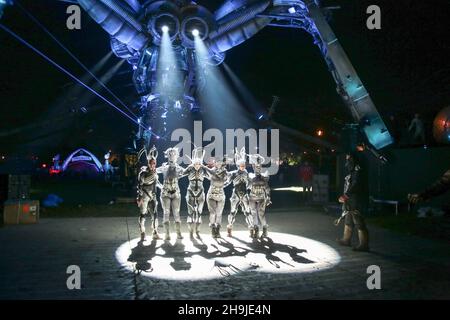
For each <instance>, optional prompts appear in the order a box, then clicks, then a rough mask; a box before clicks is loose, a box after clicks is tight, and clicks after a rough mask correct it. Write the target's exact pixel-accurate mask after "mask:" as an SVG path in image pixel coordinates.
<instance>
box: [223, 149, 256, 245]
mask: <svg viewBox="0 0 450 320" xmlns="http://www.w3.org/2000/svg"><path fill="white" fill-rule="evenodd" d="M246 157H247V155H246V153H245V148H242V149H241V151H238V150H237V149H236V152H235V154H234V162H235V164H236V167H237V169H236V170H234V171H231V172H230V173H229V174H230V177H229V179H230V181H232V182H233V194H232V195H231V198H230V205H231V209H230V214H229V215H228V226H227V232H228V236H229V237H231V236H232V231H233V224H234V222H235V221H236V214H237V213H238V211H239V208H241V210H242V212H243V213H244V215H245V221H246V222H247V226H248V229H249V230H250V237H253V219H252V215H251V213H250V207H249V203H248V194H247V187H248V172H247V169H246V168H245V165H246Z"/></svg>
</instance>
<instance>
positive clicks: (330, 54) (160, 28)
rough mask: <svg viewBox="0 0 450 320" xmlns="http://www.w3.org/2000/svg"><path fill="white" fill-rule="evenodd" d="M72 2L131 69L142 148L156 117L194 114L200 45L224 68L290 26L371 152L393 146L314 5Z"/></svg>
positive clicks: (313, 0) (253, 0)
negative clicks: (267, 30)
mask: <svg viewBox="0 0 450 320" xmlns="http://www.w3.org/2000/svg"><path fill="white" fill-rule="evenodd" d="M1 2H5V0H0V3H1ZM78 3H79V4H80V5H81V7H83V9H84V10H85V11H86V12H87V13H88V14H89V15H90V16H91V18H92V19H94V20H95V21H96V22H97V23H98V24H99V25H100V26H101V27H102V28H103V29H104V30H105V31H106V32H107V33H108V34H109V35H110V37H111V49H112V51H113V52H114V54H115V55H116V56H117V57H119V58H122V59H126V60H127V61H128V62H129V63H130V65H131V67H132V68H133V70H134V73H133V82H134V84H135V87H136V89H137V92H138V93H139V95H140V97H141V100H140V104H139V107H140V113H139V123H140V126H139V129H140V130H139V136H140V137H141V138H143V139H144V140H145V141H147V143H149V142H150V140H151V139H152V137H153V136H154V135H155V134H154V132H155V130H154V129H155V128H154V126H156V125H158V123H161V121H155V119H156V118H161V117H162V118H164V117H165V116H166V115H167V112H171V111H172V110H178V111H180V112H182V113H183V112H188V111H196V110H200V107H201V106H199V104H198V103H197V100H196V96H197V94H198V92H199V91H201V90H202V87H203V85H204V82H205V72H207V68H201V67H199V66H200V65H202V64H199V63H198V61H196V59H198V55H196V54H195V50H196V41H197V40H198V39H200V40H201V41H202V43H203V44H204V46H205V47H206V51H207V54H206V55H205V60H207V61H203V65H205V64H209V65H213V66H217V65H220V64H221V63H222V62H223V61H224V59H225V53H226V51H228V50H230V49H232V48H233V47H235V46H237V45H239V44H241V43H243V42H244V41H246V40H248V39H249V38H251V37H252V36H254V35H255V34H256V33H258V32H259V31H260V30H261V29H263V28H264V27H266V26H277V27H290V28H293V27H294V28H299V29H304V30H306V31H307V32H308V33H310V34H311V36H312V37H313V40H314V43H315V44H316V45H318V47H319V48H320V51H321V53H322V55H323V57H324V59H325V62H326V63H327V65H328V68H329V70H330V72H331V74H332V76H333V78H334V80H335V82H336V84H337V91H338V93H339V94H340V95H341V96H342V98H343V100H344V102H345V104H346V105H347V106H348V108H349V109H350V112H351V114H352V116H353V118H354V120H355V121H356V122H357V123H358V124H359V126H360V128H361V130H362V131H363V132H364V133H365V135H366V137H367V140H368V142H369V143H370V144H371V145H372V146H373V147H375V148H376V149H380V148H383V147H385V146H387V145H389V144H391V143H392V138H391V136H390V134H389V132H388V130H387V128H386V126H385V124H384V123H383V120H382V119H381V117H380V115H379V114H378V112H377V110H376V107H375V105H374V103H373V102H372V100H371V98H370V96H369V94H368V92H367V90H366V88H365V87H364V85H363V84H362V82H361V80H360V79H359V77H358V75H357V73H356V71H355V69H354V68H353V66H352V64H351V62H350V60H349V59H348V57H347V55H346V54H345V52H344V50H343V49H342V47H341V45H340V43H339V41H338V39H337V38H336V36H335V34H334V33H333V31H332V30H331V28H330V26H329V24H328V22H327V20H326V18H325V16H324V14H323V8H321V6H320V3H319V0H224V3H223V4H222V5H221V6H220V7H219V9H217V10H216V11H215V12H214V13H213V12H211V11H210V10H208V9H207V8H205V7H203V6H201V5H198V4H196V3H195V2H193V1H189V0H78ZM164 36H166V39H170V43H171V49H172V51H173V55H174V56H175V57H174V59H172V60H171V61H173V63H172V65H167V63H166V64H164V68H161V67H159V68H158V66H159V65H160V61H161V59H163V58H164V54H161V52H162V51H163V49H164V46H163V45H162V42H163V41H162V39H163V38H164ZM167 37H168V38H167ZM286 45H288V44H286ZM175 72H176V73H177V74H178V75H179V77H178V79H179V81H178V82H177V83H175V84H174V83H171V84H170V86H165V84H164V81H165V80H164V79H168V78H170V77H171V75H172V74H173V73H175ZM166 82H167V81H166ZM145 128H148V130H147V129H145ZM156 132H157V131H156Z"/></svg>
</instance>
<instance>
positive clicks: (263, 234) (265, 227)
mask: <svg viewBox="0 0 450 320" xmlns="http://www.w3.org/2000/svg"><path fill="white" fill-rule="evenodd" d="M268 228H269V227H267V226H264V227H263V232H262V235H261V238H267V237H268Z"/></svg>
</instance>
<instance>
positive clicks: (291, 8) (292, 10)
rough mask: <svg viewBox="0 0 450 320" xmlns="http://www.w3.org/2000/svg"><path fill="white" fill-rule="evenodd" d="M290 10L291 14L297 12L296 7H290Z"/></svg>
mask: <svg viewBox="0 0 450 320" xmlns="http://www.w3.org/2000/svg"><path fill="white" fill-rule="evenodd" d="M288 11H289V13H290V14H294V13H296V12H297V11H296V10H295V8H294V7H290V8H289V10H288Z"/></svg>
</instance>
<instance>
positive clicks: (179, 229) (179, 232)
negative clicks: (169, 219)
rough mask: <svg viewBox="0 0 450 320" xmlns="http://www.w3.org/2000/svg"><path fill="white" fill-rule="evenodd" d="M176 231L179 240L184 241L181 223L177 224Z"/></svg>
mask: <svg viewBox="0 0 450 320" xmlns="http://www.w3.org/2000/svg"><path fill="white" fill-rule="evenodd" d="M175 229H176V230H177V239H179V240H181V239H183V236H182V235H181V222H175Z"/></svg>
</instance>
